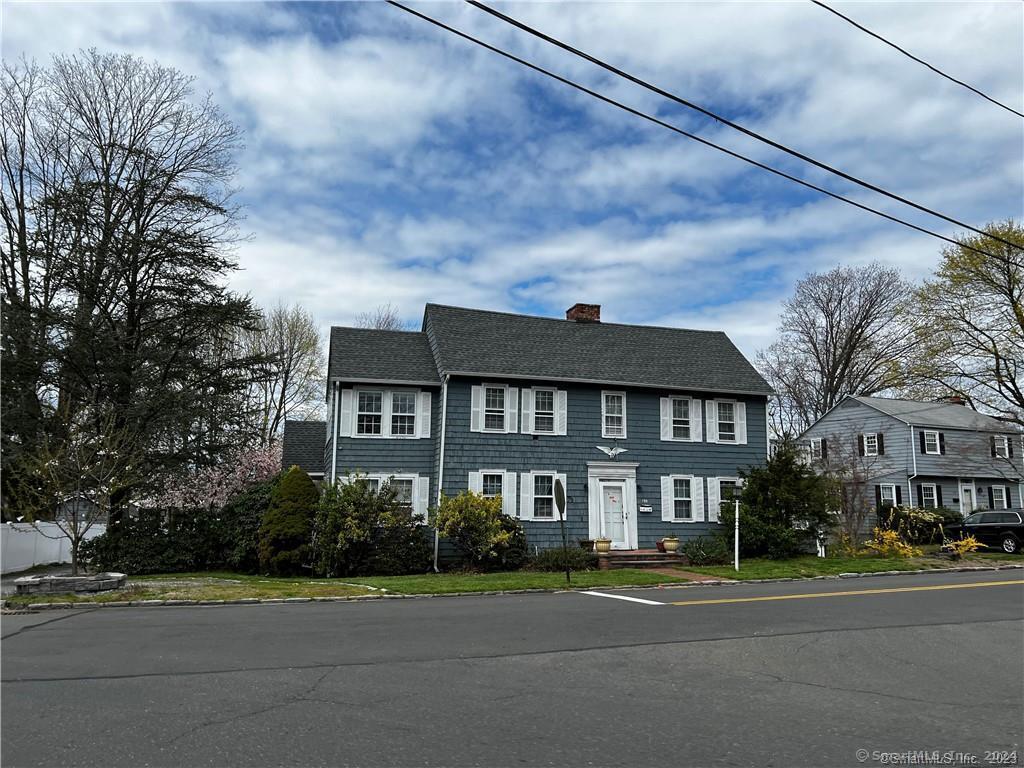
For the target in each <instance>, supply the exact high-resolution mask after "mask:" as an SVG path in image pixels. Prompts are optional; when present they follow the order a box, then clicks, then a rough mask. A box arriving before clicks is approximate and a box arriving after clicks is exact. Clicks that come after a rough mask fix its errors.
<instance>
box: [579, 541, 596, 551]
mask: <svg viewBox="0 0 1024 768" xmlns="http://www.w3.org/2000/svg"><path fill="white" fill-rule="evenodd" d="M580 549H584V550H586V551H587V552H593V551H594V540H593V539H580Z"/></svg>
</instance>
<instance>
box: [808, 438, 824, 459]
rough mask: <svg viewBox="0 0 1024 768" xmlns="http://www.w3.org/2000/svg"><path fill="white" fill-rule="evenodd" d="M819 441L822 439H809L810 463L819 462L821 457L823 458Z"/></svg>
mask: <svg viewBox="0 0 1024 768" xmlns="http://www.w3.org/2000/svg"><path fill="white" fill-rule="evenodd" d="M821 441H822V438H820V437H812V438H811V446H810V448H811V461H821V459H822V456H823V454H822V451H821ZM815 449H817V450H815Z"/></svg>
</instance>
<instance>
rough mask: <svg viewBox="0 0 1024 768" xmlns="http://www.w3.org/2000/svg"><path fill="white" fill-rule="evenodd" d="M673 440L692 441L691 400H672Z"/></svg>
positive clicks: (675, 398)
mask: <svg viewBox="0 0 1024 768" xmlns="http://www.w3.org/2000/svg"><path fill="white" fill-rule="evenodd" d="M672 438H673V439H674V440H689V439H690V398H688V397H673V398H672Z"/></svg>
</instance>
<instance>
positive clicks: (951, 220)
mask: <svg viewBox="0 0 1024 768" xmlns="http://www.w3.org/2000/svg"><path fill="white" fill-rule="evenodd" d="M466 2H468V3H469V4H470V5H472V6H474V7H476V8H479V9H480V10H482V11H485V12H487V13H489V14H491V15H492V16H494V17H496V18H498V19H501V20H502V21H504V22H506V23H507V24H511V25H512V26H514V27H517V28H519V29H521V30H523V31H524V32H528V33H529V34H531V35H533V36H534V37H538V38H540V39H541V40H544V41H545V42H547V43H550V44H552V45H555V46H557V47H559V48H561V49H562V50H564V51H568V52H569V53H572V54H574V55H576V56H579V57H580V58H581V59H585V60H586V61H589V62H590V63H592V64H596V65H597V66H599V67H601V68H602V69H606V70H608V71H609V72H612V73H613V74H616V75H618V76H619V77H622V78H625V79H626V80H629V81H630V82H632V83H636V84H637V85H639V86H642V87H643V88H646V89H647V90H649V91H652V92H654V93H656V94H658V95H659V96H663V97H665V98H666V99H670V100H672V101H674V102H676V103H677V104H681V105H682V106H684V107H688V108H690V109H693V110H696V111H697V112H700V113H701V114H703V115H706V116H708V117H711V118H713V119H715V120H717V121H719V122H720V123H722V124H723V125H727V126H729V127H730V128H733V129H734V130H737V131H739V132H740V133H743V134H745V135H747V136H750V137H751V138H753V139H756V140H758V141H760V142H761V143H763V144H767V145H768V146H770V147H774V148H775V149H778V150H781V151H783V152H785V153H786V154H789V155H792V156H793V157H796V158H799V159H800V160H803V161H804V162H807V163H810V164H811V165H814V166H816V167H818V168H821V169H822V170H825V171H828V172H829V173H832V174H835V175H836V176H839V177H840V178H843V179H845V180H847V181H851V182H853V183H854V184H857V185H859V186H861V187H864V188H865V189H870V190H871V191H872V192H877V193H878V194H881V195H885V196H886V197H888V198H891V199H893V200H896V201H898V202H901V203H903V204H904V205H909V206H910V207H912V208H916V209H917V210H919V211H923V212H924V213H927V214H930V215H932V216H935V217H937V218H940V219H943V220H944V221H948V222H949V223H950V224H955V225H956V226H958V227H962V228H964V229H969V230H970V231H972V232H976V233H977V234H979V235H984V236H985V237H989V238H991V239H993V240H997V241H999V242H1001V243H1003V244H1004V245H1009V246H1011V247H1013V248H1017V249H1019V250H1024V246H1020V245H1018V244H1017V243H1014V242H1011V241H1009V240H1004V239H1003V238H1001V237H999V236H997V235H992V234H990V233H988V232H986V231H985V230H983V229H978V228H977V227H972V226H971V225H970V224H965V223H964V222H962V221H960V220H958V219H954V218H952V217H951V216H947V215H946V214H944V213H939V212H938V211H935V210H932V209H931V208H928V207H926V206H923V205H920V204H919V203H915V202H914V201H913V200H908V199H907V198H905V197H901V196H900V195H897V194H895V193H894V192H889V191H888V190H886V189H883V188H882V187H879V186H876V185H875V184H872V183H870V182H868V181H864V180H863V179H859V178H857V177H856V176H852V175H850V174H848V173H846V172H845V171H841V170H839V169H838V168H834V167H833V166H831V165H828V164H826V163H823V162H821V161H819V160H815V159H814V158H813V157H810V156H808V155H805V154H803V153H802V152H799V151H798V150H795V149H790V148H789V147H787V146H785V145H784V144H780V143H779V142H777V141H774V140H772V139H769V138H768V137H766V136H762V135H761V134H759V133H757V132H756V131H752V130H750V129H749V128H745V127H744V126H742V125H740V124H739V123H734V122H733V121H732V120H729V119H728V118H726V117H723V116H722V115H719V114H716V113H715V112H712V111H711V110H709V109H706V108H704V107H702V106H700V105H699V104H694V103H693V102H692V101H687V100H686V99H684V98H682V97H681V96H677V95H676V94H674V93H670V92H669V91H666V90H664V89H663V88H659V87H658V86H656V85H653V84H652V83H649V82H647V81H646V80H642V79H640V78H639V77H636V76H635V75H631V74H630V73H629V72H625V71H623V70H621V69H619V68H618V67H615V66H613V65H611V64H609V63H608V62H606V61H602V60H601V59H598V58H596V57H594V56H591V55H590V54H589V53H586V52H584V51H581V50H580V49H579V48H574V47H573V46H571V45H569V44H568V43H565V42H562V41H561V40H558V39H557V38H554V37H551V36H550V35H548V34H545V33H544V32H541V31H540V30H538V29H534V28H533V27H531V26H529V25H528V24H524V23H523V22H521V21H519V20H518V19H514V18H512V17H511V16H507V15H505V14H504V13H502V12H501V11H497V10H495V9H493V8H490V7H488V6H486V5H484V4H483V3H481V2H479V0H466Z"/></svg>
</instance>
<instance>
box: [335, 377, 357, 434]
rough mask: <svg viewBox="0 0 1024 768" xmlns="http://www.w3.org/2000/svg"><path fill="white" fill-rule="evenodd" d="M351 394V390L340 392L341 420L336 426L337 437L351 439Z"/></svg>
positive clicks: (352, 405)
mask: <svg viewBox="0 0 1024 768" xmlns="http://www.w3.org/2000/svg"><path fill="white" fill-rule="evenodd" d="M353 399H354V398H353V392H352V390H351V389H343V390H341V419H340V422H339V426H338V436H339V437H351V436H352V432H353V429H352V422H353V413H352V411H353V409H354V405H355V404H354V403H353Z"/></svg>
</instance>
